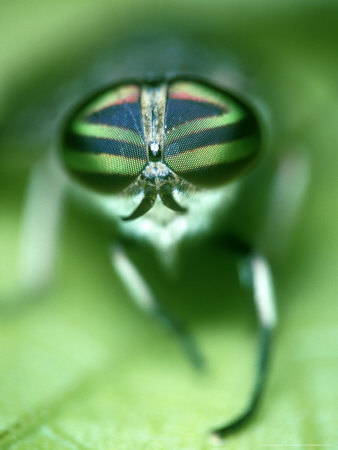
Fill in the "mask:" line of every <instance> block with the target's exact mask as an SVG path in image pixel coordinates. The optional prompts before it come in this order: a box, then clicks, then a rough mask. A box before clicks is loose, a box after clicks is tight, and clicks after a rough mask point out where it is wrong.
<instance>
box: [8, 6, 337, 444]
mask: <svg viewBox="0 0 338 450" xmlns="http://www.w3.org/2000/svg"><path fill="white" fill-rule="evenodd" d="M155 26H156V28H162V29H163V30H168V32H170V33H171V34H175V33H176V32H182V31H184V33H186V34H187V35H192V36H198V38H199V39H200V40H201V41H203V42H206V43H208V44H209V45H210V44H213V43H215V45H218V46H220V47H221V48H223V47H224V48H226V49H229V50H230V51H231V52H232V53H233V54H236V51H238V52H240V53H241V55H246V58H247V61H246V66H247V67H248V68H249V69H250V70H252V73H253V76H254V77H255V80H256V81H257V82H258V83H259V85H260V86H261V89H260V90H261V95H262V98H263V100H264V101H265V103H266V104H267V105H268V107H269V110H270V112H271V115H272V120H273V123H274V124H275V148H276V149H278V148H286V147H287V146H289V145H293V144H294V143H296V144H297V145H301V146H303V147H304V148H306V149H307V150H308V152H309V154H310V159H311V168H312V175H311V181H310V186H309V190H308V192H307V196H306V203H305V206H304V208H303V209H302V212H301V217H300V220H299V223H298V226H297V229H296V230H295V232H294V235H293V238H292V245H291V247H290V250H289V252H288V254H287V257H286V261H285V262H284V264H283V265H281V266H280V267H278V268H276V288H277V295H278V309H279V313H280V327H279V331H278V337H277V345H276V352H275V355H274V358H273V364H272V370H271V374H270V377H269V383H268V387H267V392H266V394H267V395H266V396H265V398H264V402H263V405H262V408H261V410H260V412H259V414H258V415H257V417H256V419H255V421H254V422H253V423H252V424H251V426H250V427H248V428H247V429H245V430H243V431H242V432H240V433H238V434H236V435H234V436H231V437H229V438H228V440H227V442H226V444H225V445H226V448H229V449H251V448H252V449H256V448H261V446H269V445H271V446H273V445H277V444H279V445H281V448H283V447H286V446H287V445H290V446H291V445H295V446H296V445H297V446H300V445H310V444H311V445H314V444H317V445H319V444H321V445H329V446H331V448H338V431H337V421H338V414H337V405H338V393H337V377H338V348H337V341H338V329H337V319H338V305H337V301H336V298H337V295H336V293H337V279H338V277H337V263H336V260H337V256H336V255H337V253H338V239H337V237H338V234H337V231H336V229H337V223H338V208H337V207H336V203H337V201H336V192H337V182H338V174H337V163H338V152H337V147H338V128H337V123H338V109H337V98H338V84H337V78H338V70H337V69H338V60H337V44H338V39H337V38H338V4H337V2H336V1H332V2H329V1H326V2H325V1H319V0H317V1H309V0H306V1H305V0H298V1H297V2H291V1H288V0H286V1H283V2H282V1H276V2H269V1H267V0H260V1H249V0H241V1H236V2H235V1H230V0H223V1H217V0H212V1H209V2H202V1H200V0H195V1H188V0H181V1H178V0H173V1H171V2H166V3H164V2H156V1H148V2H136V1H131V0H124V1H114V2H111V1H110V2H109V1H102V0H98V1H96V2H93V1H88V0H82V1H78V0H68V1H65V0H59V1H58V2H51V1H49V0H48V1H44V2H42V1H40V0H39V1H38V0H35V1H34V0H32V1H30V2H24V1H19V0H15V1H9V0H1V3H0V43H1V44H0V48H1V51H0V126H1V134H2V137H1V140H0V144H1V148H0V174H1V176H0V205H1V215H0V258H1V259H0V267H1V271H0V283H1V288H3V291H4V292H5V290H6V289H8V288H9V286H10V284H11V282H13V280H14V275H13V273H14V272H15V267H16V262H17V261H16V260H17V240H18V232H19V227H20V216H21V208H22V203H23V198H24V193H25V186H26V182H27V179H28V175H29V170H30V168H31V167H32V165H33V164H34V162H35V161H36V160H37V159H38V158H39V156H40V155H41V154H43V153H44V151H45V150H46V146H47V145H48V136H49V135H48V133H46V134H44V132H43V128H44V127H45V126H47V125H46V124H45V121H44V118H43V117H41V127H40V128H41V135H42V137H41V138H40V136H35V134H34V132H33V133H30V131H31V130H27V127H25V124H21V125H20V124H19V125H18V124H17V123H16V122H15V118H16V117H17V114H18V111H21V110H22V109H25V108H26V111H27V117H29V115H30V108H31V105H33V104H35V103H36V102H39V101H43V100H44V99H46V96H47V97H48V95H49V94H48V93H49V92H50V91H52V90H53V89H54V90H55V86H59V85H62V83H63V82H64V81H65V80H67V78H69V76H71V75H72V73H74V71H76V70H78V69H79V67H80V68H81V67H85V65H86V60H87V57H88V55H90V54H93V53H95V52H97V51H99V49H100V47H101V46H102V45H103V43H105V44H106V43H107V39H113V40H115V39H116V40H118V39H119V38H120V37H121V36H128V35H130V34H131V33H132V32H133V30H135V28H138V29H147V30H151V29H152V27H155ZM263 87H264V89H263ZM28 122H29V120H28ZM11 123H15V125H14V126H11ZM276 124H277V126H276ZM21 126H22V128H21ZM28 128H29V127H28ZM47 128H48V127H47ZM38 129H39V127H38ZM8 130H10V131H8ZM22 130H24V131H22ZM59 250H60V252H59V253H60V255H59V262H58V270H57V274H56V282H55V284H54V285H53V286H52V287H51V289H50V291H49V293H48V295H47V296H46V298H45V299H43V301H41V302H39V303H37V304H34V305H32V306H31V307H29V308H26V309H25V310H24V311H23V312H21V313H20V314H12V315H9V316H8V315H3V317H2V318H1V330H0V342H1V344H0V448H4V449H5V448H10V449H77V448H79V449H207V448H211V445H210V444H208V442H207V440H206V431H207V430H208V429H209V428H210V427H212V426H214V425H216V424H217V423H222V422H223V421H224V420H226V419H227V418H229V417H233V415H234V414H235V413H236V412H238V411H239V410H240V409H241V406H242V405H243V404H244V402H245V399H246V395H247V392H248V390H249V388H250V382H251V378H252V366H253V356H254V348H255V333H254V332H255V322H254V319H253V317H254V311H253V306H252V305H251V301H250V297H249V296H248V295H247V294H245V293H243V292H242V291H241V289H240V287H239V286H238V283H237V278H236V268H235V261H234V259H233V258H232V257H231V256H229V257H227V258H226V259H224V255H223V254H222V251H221V249H217V248H215V249H210V248H204V247H203V246H201V247H200V248H198V249H196V250H195V251H194V252H192V253H189V254H187V255H184V256H183V260H182V267H184V277H178V278H177V279H175V280H170V279H167V277H165V276H164V275H163V273H161V271H160V269H159V268H158V267H156V264H155V263H154V262H152V261H151V260H147V263H144V259H143V258H142V254H140V253H139V252H137V251H135V252H134V253H133V257H134V258H135V260H136V261H139V262H140V263H142V264H143V268H144V272H145V274H146V275H147V276H148V278H151V279H154V288H155V290H156V292H158V293H159V295H160V296H161V297H162V298H163V299H164V301H165V302H166V303H167V304H172V306H173V308H174V310H175V311H176V312H177V313H178V314H179V315H181V316H182V317H183V318H184V320H185V321H186V322H187V323H188V325H189V327H190V328H191V330H192V332H193V333H194V335H195V336H196V339H197V340H198V342H199V344H200V346H201V348H202V350H203V352H204V353H205V354H206V356H207V357H208V360H209V361H210V363H209V373H208V374H207V375H205V376H203V375H201V374H199V373H196V372H195V371H194V370H193V369H192V368H191V367H190V365H189V363H188V361H186V359H185V357H184V355H182V354H181V352H180V350H179V348H178V346H177V343H176V342H175V341H174V339H173V338H172V337H171V336H168V335H167V334H166V333H165V332H164V331H163V330H161V329H160V328H159V327H158V326H157V325H156V324H154V323H153V322H152V321H151V319H149V318H147V317H145V316H144V315H143V314H142V313H141V312H140V311H138V310H137V309H136V308H135V306H134V305H132V304H131V302H130V299H129V298H128V296H127V294H126V292H125V289H124V288H123V286H122V285H121V283H120V281H119V280H118V278H117V276H116V274H115V273H114V272H113V271H112V270H111V268H110V265H109V258H108V253H107V230H104V228H102V227H101V225H100V223H99V222H98V220H97V219H96V218H93V217H91V216H90V215H89V214H86V213H85V212H83V211H82V210H81V209H79V208H76V207H75V206H74V205H71V206H69V207H68V208H67V214H66V218H65V223H64V225H63V230H62V240H61V242H60V249H59ZM206 257H208V258H210V259H209V260H208V263H207V264H206V261H205V258H206ZM206 265H207V266H208V269H206V267H205V266H206ZM277 269H278V270H277ZM208 280H211V286H210V284H209V283H208V282H206V281H208ZM1 292H2V290H1ZM173 298H174V299H173ZM210 298H212V302H211V301H210V300H209V299H210ZM225 298H226V301H225ZM205 299H208V300H209V301H208V302H206V301H205Z"/></svg>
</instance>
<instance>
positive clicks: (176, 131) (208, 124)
mask: <svg viewBox="0 0 338 450" xmlns="http://www.w3.org/2000/svg"><path fill="white" fill-rule="evenodd" d="M245 116H247V114H246V111H245V110H244V109H243V108H238V107H235V108H233V109H232V110H231V111H230V112H229V113H225V114H222V115H220V116H216V117H215V116H213V117H206V118H204V119H195V120H191V121H189V122H187V123H183V124H182V125H177V126H176V127H175V128H172V129H171V130H169V131H168V132H167V133H166V135H165V144H166V145H168V144H169V143H170V142H171V141H173V140H176V139H180V138H181V137H185V136H189V135H190V134H194V133H199V132H201V131H204V130H208V129H211V128H217V127H221V126H224V125H230V124H232V123H235V122H239V121H240V120H241V119H243V118H244V117H245Z"/></svg>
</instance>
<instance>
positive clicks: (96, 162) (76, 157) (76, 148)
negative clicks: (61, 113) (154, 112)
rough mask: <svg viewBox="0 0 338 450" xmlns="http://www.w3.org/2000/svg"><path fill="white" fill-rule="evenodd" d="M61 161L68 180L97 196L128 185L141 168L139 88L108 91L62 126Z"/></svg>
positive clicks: (144, 157) (143, 152) (143, 159)
mask: <svg viewBox="0 0 338 450" xmlns="http://www.w3.org/2000/svg"><path fill="white" fill-rule="evenodd" d="M61 159H62V161H63V164H64V166H65V167H66V170H67V171H68V172H69V173H70V174H71V175H72V176H73V177H75V178H76V179H77V180H79V181H81V182H82V183H83V184H85V185H86V186H87V187H90V188H91V189H94V190H97V191H99V192H106V193H117V192H120V191H122V190H123V189H124V188H126V187H127V186H128V185H129V184H130V183H132V182H133V181H134V180H135V178H136V177H137V176H138V175H139V173H140V172H141V171H142V170H143V168H144V166H145V164H146V162H147V151H146V147H145V139H144V132H143V123H142V114H141V106H140V88H139V86H136V85H122V86H118V87H115V88H112V89H109V90H107V91H106V92H104V93H101V94H99V95H97V96H96V97H95V98H92V99H91V100H90V101H88V102H87V103H86V104H84V105H83V106H82V107H81V108H80V109H78V110H77V111H76V112H75V114H73V116H72V117H71V118H70V120H69V121H68V123H67V124H66V127H65V132H64V135H63V139H62V146H61Z"/></svg>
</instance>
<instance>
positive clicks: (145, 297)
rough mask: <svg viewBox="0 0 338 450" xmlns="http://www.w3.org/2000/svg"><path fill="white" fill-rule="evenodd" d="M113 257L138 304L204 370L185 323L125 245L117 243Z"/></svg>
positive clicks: (119, 272) (198, 352)
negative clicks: (164, 302)
mask: <svg viewBox="0 0 338 450" xmlns="http://www.w3.org/2000/svg"><path fill="white" fill-rule="evenodd" d="M111 258H112V264H113V266H114V268H115V269H116V271H117V273H118V275H119V277H120V279H121V280H122V282H123V283H124V286H125V287H126V289H127V291H128V292H129V295H130V297H131V298H132V299H133V300H134V302H135V303H136V304H137V306H138V307H139V308H141V309H142V310H143V311H145V312H146V313H147V314H149V315H150V316H151V317H153V318H154V319H155V320H156V321H157V322H158V323H160V325H162V326H164V328H166V329H167V330H168V331H170V332H172V333H173V334H174V335H175V336H176V337H177V339H178V341H179V343H180V345H181V347H182V349H183V351H184V352H185V353H186V355H187V356H188V358H189V360H190V361H191V363H192V364H193V365H194V366H195V367H196V368H197V369H199V370H202V369H203V368H204V358H203V356H202V355H201V353H200V351H199V349H198V347H197V345H196V343H195V342H194V340H193V339H192V337H191V335H190V334H189V333H188V331H187V330H186V328H185V326H184V324H183V323H182V322H181V321H180V320H179V319H178V318H177V317H175V316H174V315H173V314H172V313H171V312H170V311H168V310H167V308H166V307H165V306H163V305H161V304H160V303H159V302H158V301H157V299H156V297H155V295H154V294H153V292H152V290H151V288H150V286H149V285H148V284H147V282H146V281H145V279H144V278H143V277H142V275H141V273H140V272H139V270H138V269H137V267H136V266H135V265H134V264H133V263H132V261H131V260H130V259H129V258H128V255H127V254H126V252H125V250H124V249H123V247H121V246H120V245H115V246H114V247H113V249H112V255H111Z"/></svg>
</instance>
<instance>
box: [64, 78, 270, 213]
mask: <svg viewBox="0 0 338 450" xmlns="http://www.w3.org/2000/svg"><path fill="white" fill-rule="evenodd" d="M260 141H261V136H260V130H259V126H258V122H257V120H256V118H255V116H254V115H253V113H252V112H251V111H250V110H249V108H248V107H247V106H245V105H244V104H243V103H242V102H241V101H239V100H238V99H236V98H234V97H233V96H232V95H229V94H227V93H225V92H223V91H220V90H218V89H216V88H213V87H210V86H209V85H206V84H203V83H200V82H195V81H182V80H181V81H173V82H170V83H169V84H168V83H164V82H163V83H159V84H154V85H149V84H144V85H141V86H138V85H136V84H125V85H120V86H117V87H114V88H111V89H108V90H107V91H105V92H104V93H101V94H99V95H97V96H96V97H95V98H93V99H92V100H90V101H88V102H87V103H86V104H85V105H83V106H82V107H81V108H80V109H78V110H77V111H76V112H75V114H73V116H72V117H71V119H70V120H69V122H68V124H67V125H66V128H65V132H64V135H63V141H62V147H61V159H62V161H63V163H64V165H65V167H66V169H67V170H68V172H70V174H71V175H72V176H73V177H75V178H76V179H78V180H79V181H81V182H82V183H84V184H85V185H86V186H87V187H90V188H92V189H94V190H97V191H100V192H106V193H118V192H121V191H122V190H123V189H125V188H126V187H128V186H129V185H130V184H131V183H133V182H134V181H135V180H136V179H137V178H138V177H139V175H141V179H142V180H143V181H142V183H143V184H142V183H141V186H143V188H144V187H145V185H146V184H148V185H149V184H151V185H152V187H150V188H149V189H147V192H148V191H151V192H152V194H151V199H149V198H147V199H146V200H145V201H147V202H148V205H152V204H153V202H154V201H155V199H156V196H157V194H159V195H160V197H161V199H162V201H164V203H165V204H166V205H167V206H168V205H171V206H169V207H173V199H172V198H171V200H168V199H167V200H166V201H165V200H164V198H167V197H168V195H169V194H168V195H165V194H164V191H166V192H167V191H168V192H169V191H170V192H171V191H172V189H173V188H174V187H175V186H174V183H175V180H177V176H176V175H178V176H179V177H181V178H183V179H184V180H186V181H188V182H189V183H191V184H194V185H195V186H197V187H202V188H203V187H206V188H208V187H213V186H220V185H222V184H224V183H227V182H228V181H230V180H232V179H234V178H236V177H238V176H239V175H241V174H242V173H243V172H245V171H246V170H247V169H249V168H250V167H251V166H252V165H253V163H254V162H255V161H256V160H257V157H258V155H259V153H260V151H259V150H260V144H261V142H260ZM175 174H176V175H175ZM175 176H176V178H175ZM159 178H160V179H161V180H160V182H159V183H156V182H155V181H154V180H156V179H159ZM154 186H155V187H154ZM159 186H161V189H160V190H159V191H158V187H159ZM170 195H171V194H170ZM171 197H172V196H171ZM176 210H178V211H179V208H176Z"/></svg>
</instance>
